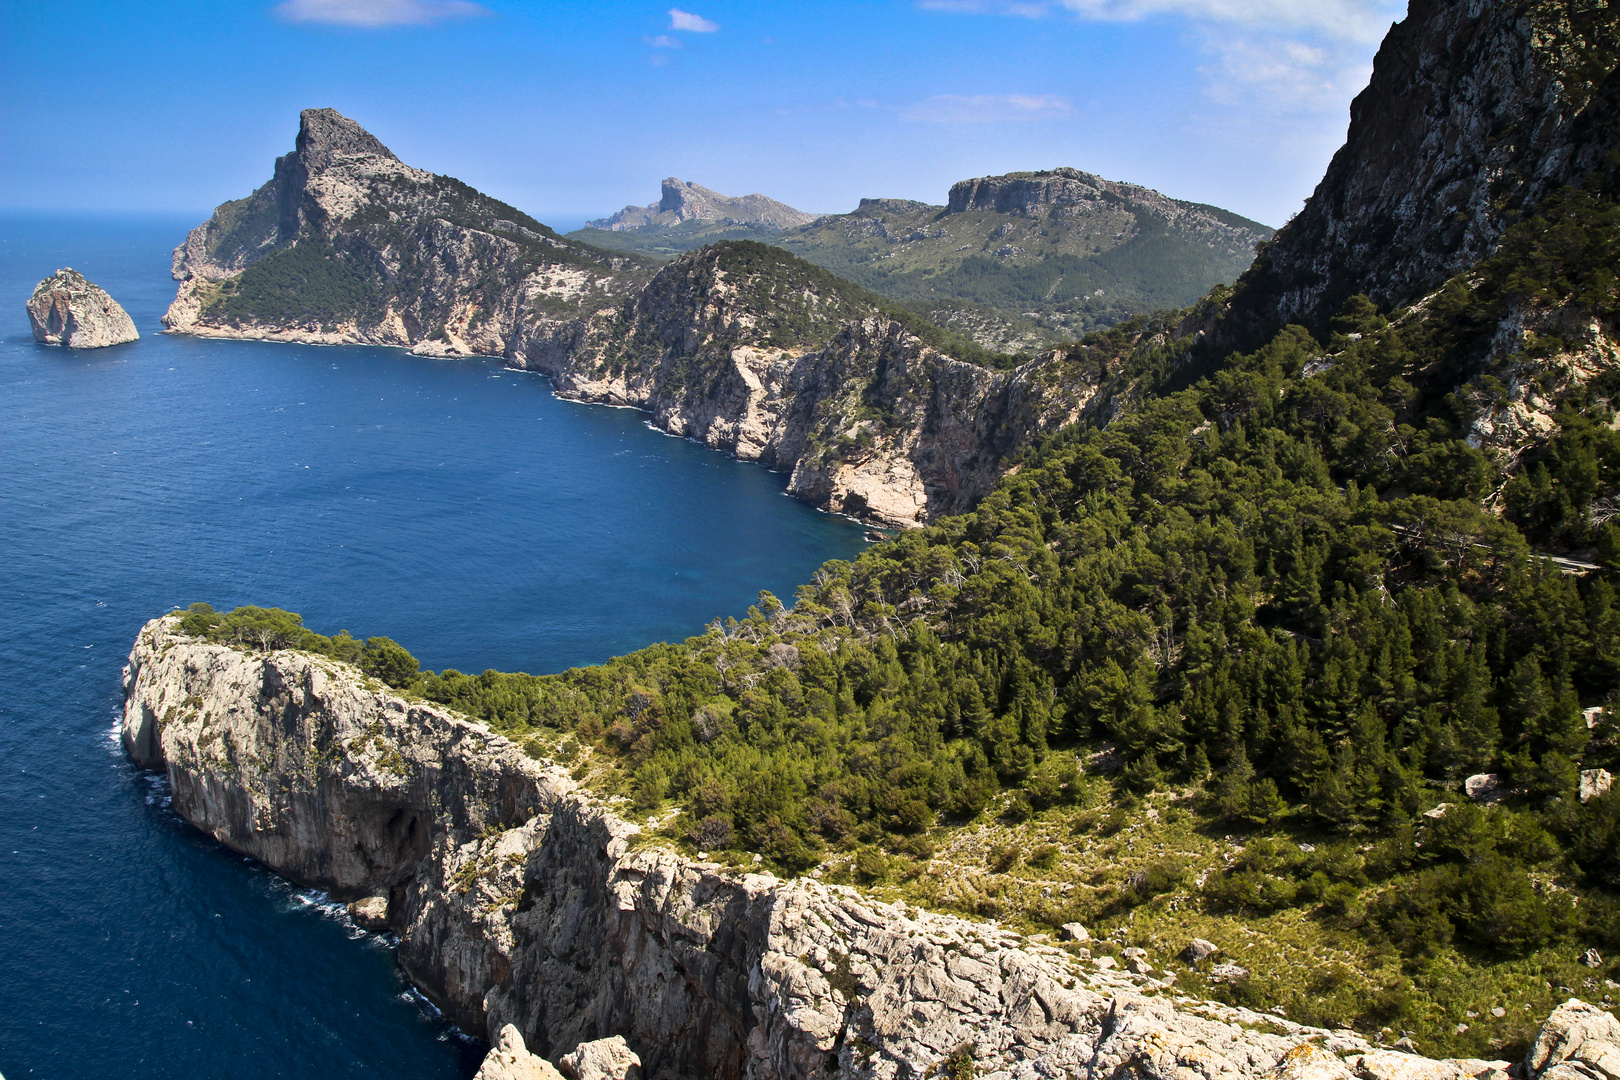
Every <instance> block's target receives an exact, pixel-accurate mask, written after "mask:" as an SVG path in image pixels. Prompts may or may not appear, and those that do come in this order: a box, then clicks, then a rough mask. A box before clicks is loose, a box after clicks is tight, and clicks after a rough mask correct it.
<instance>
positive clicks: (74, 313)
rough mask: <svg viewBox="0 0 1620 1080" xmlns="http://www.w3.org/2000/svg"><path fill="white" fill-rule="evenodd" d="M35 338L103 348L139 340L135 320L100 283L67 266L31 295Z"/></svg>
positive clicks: (46, 342)
mask: <svg viewBox="0 0 1620 1080" xmlns="http://www.w3.org/2000/svg"><path fill="white" fill-rule="evenodd" d="M28 321H29V323H30V324H32V326H33V328H34V340H35V341H38V342H42V343H43V344H46V345H64V346H66V347H68V348H70V349H99V348H101V347H102V346H105V345H121V344H123V343H124V342H126V341H135V340H137V339H139V338H140V336H141V335H140V334H138V333H137V332H136V331H135V320H134V319H131V318H130V317H129V313H128V312H126V311H125V310H124V309H123V308H121V307H119V306H118V302H117V301H116V300H114V299H113V298H112V297H110V296H108V295H107V294H106V292H105V291H104V290H102V289H101V288H100V287H99V286H97V285H94V284H92V283H91V282H89V281H87V280H85V277H84V275H83V274H81V273H79V272H78V271H77V270H75V269H73V268H72V267H71V266H64V267H63V268H62V269H60V270H58V271H57V272H56V273H54V274H52V275H51V276H50V277H48V278H46V279H45V280H44V281H42V282H40V283H39V284H38V285H36V286H35V287H34V294H33V295H32V296H30V297H29V298H28Z"/></svg>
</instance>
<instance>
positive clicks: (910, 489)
mask: <svg viewBox="0 0 1620 1080" xmlns="http://www.w3.org/2000/svg"><path fill="white" fill-rule="evenodd" d="M918 330H919V328H918V327H917V326H916V325H915V324H912V323H907V322H902V321H899V320H898V319H896V318H894V317H893V316H892V315H891V314H889V313H886V312H884V311H883V310H882V309H881V308H876V307H874V306H873V305H872V304H871V303H870V301H869V300H863V299H861V298H859V297H858V296H856V297H851V296H850V295H849V294H848V293H846V292H844V291H842V289H841V287H840V283H838V282H836V280H835V279H831V278H829V277H828V276H827V275H825V274H822V273H820V272H819V271H816V270H815V268H814V267H811V266H810V265H809V264H807V263H802V262H800V261H799V260H797V259H794V258H793V257H792V256H789V255H787V254H785V253H783V252H773V251H771V249H767V248H764V247H763V246H762V245H758V244H752V245H749V244H743V245H718V246H716V247H712V248H708V249H705V250H703V251H698V252H693V253H691V254H689V255H685V256H683V257H681V258H680V259H677V260H676V261H675V262H673V263H671V264H670V265H669V266H666V267H665V268H664V269H662V270H661V271H659V273H658V275H657V276H656V277H654V278H653V280H652V281H651V282H650V283H649V284H648V285H647V287H646V288H645V289H643V290H642V291H641V292H640V293H639V294H638V295H637V296H635V297H634V298H632V299H631V300H630V301H628V302H627V303H625V304H624V305H623V306H622V307H620V308H618V309H615V310H612V311H607V312H603V313H599V314H598V315H596V316H594V317H592V318H591V319H589V320H587V321H586V322H585V323H584V324H583V325H582V327H581V328H580V330H579V332H578V333H577V335H576V336H574V337H573V338H572V339H570V340H569V342H568V343H567V347H566V348H565V349H556V348H552V347H550V346H551V341H550V339H545V340H540V341H536V342H534V343H533V344H532V345H531V346H530V347H528V348H526V349H525V350H523V352H522V353H521V354H520V355H518V356H516V357H514V358H513V360H512V362H513V363H514V364H515V365H517V366H520V367H525V368H529V369H531V370H538V371H542V372H544V373H545V374H547V375H548V376H550V378H551V380H552V383H553V386H554V387H555V388H556V390H557V392H558V393H559V394H561V395H563V396H564V397H572V398H578V399H580V400H584V401H596V402H604V403H607V404H613V405H629V406H633V407H635V408H639V409H644V410H646V411H647V412H649V413H650V414H651V416H652V421H653V423H654V424H655V425H656V426H658V427H659V428H661V429H663V430H664V431H668V432H670V433H672V434H675V435H682V436H685V437H687V438H691V439H695V440H697V441H699V442H702V443H704V444H705V445H708V446H710V447H713V448H715V449H717V450H721V451H724V452H726V453H729V454H732V455H734V456H736V457H738V458H741V459H743V460H745V461H758V462H760V463H762V464H764V465H767V466H769V467H770V468H773V469H776V470H778V471H781V472H786V473H789V474H790V478H789V481H788V491H789V493H790V494H793V495H795V496H797V497H799V498H802V499H804V500H806V501H808V502H810V503H812V504H813V505H816V506H819V507H821V508H823V509H826V510H829V511H832V512H834V513H843V514H848V515H850V516H852V517H860V518H864V519H871V520H876V521H880V522H882V523H884V524H886V525H894V526H901V527H909V526H916V525H919V524H922V523H924V522H926V521H927V520H929V519H930V518H933V517H936V516H939V515H942V514H953V513H960V512H962V511H965V510H967V509H969V508H970V507H971V506H972V505H973V503H974V502H975V501H976V500H977V499H978V498H979V497H980V496H982V495H983V494H985V493H986V492H988V491H989V490H990V489H991V488H992V487H993V486H994V485H995V483H996V481H997V480H999V479H1000V477H1001V474H1002V472H1003V470H1004V469H1005V467H1006V459H1007V458H1008V457H1010V456H1011V455H1012V454H1013V453H1015V452H1016V451H1017V450H1019V449H1021V448H1022V447H1023V446H1025V445H1027V443H1028V442H1029V441H1030V440H1032V439H1034V438H1036V437H1038V436H1039V435H1040V434H1042V433H1044V432H1047V431H1051V430H1055V429H1056V428H1057V427H1060V426H1062V425H1064V424H1067V423H1072V422H1073V421H1074V420H1075V419H1077V418H1078V417H1079V416H1080V415H1081V414H1082V413H1083V412H1084V410H1085V409H1086V408H1087V407H1088V406H1089V405H1090V404H1091V402H1092V400H1093V398H1094V397H1095V395H1096V392H1097V389H1098V387H1099V385H1101V383H1102V381H1103V373H1102V371H1101V369H1100V368H1099V366H1098V365H1097V364H1095V363H1077V362H1072V361H1071V359H1070V357H1069V355H1068V354H1067V353H1065V352H1062V351H1053V352H1049V353H1045V354H1042V355H1041V356H1039V357H1036V358H1035V359H1033V360H1031V361H1030V362H1028V363H1026V364H1024V365H1022V366H1020V367H1018V368H1015V369H1013V370H1010V371H1005V370H1003V371H996V370H991V369H989V368H986V367H982V366H980V365H978V364H974V363H969V362H966V361H961V360H957V359H955V358H953V357H951V356H950V355H949V354H947V353H946V352H945V351H943V350H942V349H941V348H940V347H938V346H936V345H932V344H930V343H929V342H928V341H926V340H924V338H923V337H921V336H920V334H919V332H918Z"/></svg>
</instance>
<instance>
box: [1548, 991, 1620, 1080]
mask: <svg viewBox="0 0 1620 1080" xmlns="http://www.w3.org/2000/svg"><path fill="white" fill-rule="evenodd" d="M1524 1068H1525V1073H1526V1074H1527V1075H1528V1076H1532V1077H1534V1078H1535V1080H1620V1020H1616V1019H1615V1018H1614V1016H1613V1015H1612V1014H1610V1013H1607V1012H1604V1011H1603V1010H1602V1009H1600V1008H1598V1007H1597V1006H1596V1005H1588V1004H1587V1003H1586V1002H1584V1001H1582V1000H1580V999H1579V998H1570V999H1569V1000H1568V1001H1566V1002H1564V1004H1562V1005H1560V1006H1558V1008H1556V1009H1554V1010H1553V1014H1552V1015H1551V1016H1549V1017H1547V1021H1546V1023H1544V1024H1542V1025H1541V1033H1540V1034H1539V1035H1537V1036H1536V1041H1535V1044H1534V1045H1533V1046H1531V1047H1530V1052H1529V1053H1528V1054H1526V1055H1525V1059H1524Z"/></svg>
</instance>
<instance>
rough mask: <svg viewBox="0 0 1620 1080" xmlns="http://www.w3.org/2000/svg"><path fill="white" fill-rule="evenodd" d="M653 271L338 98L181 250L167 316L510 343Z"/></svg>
mask: <svg viewBox="0 0 1620 1080" xmlns="http://www.w3.org/2000/svg"><path fill="white" fill-rule="evenodd" d="M649 273H650V267H648V266H646V265H645V264H644V263H643V262H642V261H641V260H639V259H638V258H637V257H635V256H627V255H612V254H609V253H607V252H602V251H598V250H596V249H594V248H590V247H587V246H586V245H584V244H579V243H576V242H574V241H571V240H565V239H563V238H562V237H560V236H558V235H557V234H556V233H555V232H553V231H552V230H551V229H548V228H547V227H546V226H544V225H542V224H540V223H539V222H538V221H535V220H534V219H533V218H530V217H529V216H528V215H526V214H523V213H521V212H520V211H518V210H516V209H514V208H512V207H510V206H508V205H506V204H505V203H503V202H500V201H499V200H497V199H493V198H490V197H489V196H487V195H484V194H482V193H481V192H478V191H474V190H473V189H472V188H470V187H468V186H467V185H466V184H463V183H462V182H461V181H459V180H455V179H453V178H451V177H447V176H437V175H435V174H433V173H429V172H426V171H424V170H422V169H416V168H412V167H411V166H409V165H406V164H405V163H404V162H402V161H400V160H399V158H397V157H395V156H394V154H393V153H392V152H391V151H389V149H388V148H387V147H386V146H384V145H383V143H382V142H381V140H379V139H377V138H376V136H374V135H372V134H371V133H370V132H368V131H366V130H365V129H364V128H362V127H361V126H360V125H359V124H357V123H355V122H354V121H353V120H350V119H349V118H348V117H346V116H344V115H342V114H341V113H339V112H337V111H336V110H335V109H305V110H304V111H303V112H302V113H301V114H300V116H299V127H298V137H297V142H296V146H295V148H294V150H293V152H292V153H290V154H286V155H283V156H282V157H279V158H277V159H276V163H275V171H274V175H273V176H272V177H271V179H270V180H269V181H268V182H266V183H265V184H264V185H263V186H262V187H260V188H259V189H258V190H257V191H255V192H253V194H251V195H249V196H248V197H246V198H244V199H237V200H235V201H232V202H227V203H224V204H222V205H221V206H219V208H218V209H216V210H215V211H214V214H213V216H212V217H211V218H209V219H208V220H207V221H206V222H204V223H203V224H201V225H199V226H197V227H196V228H195V229H193V230H191V233H190V234H189V235H188V236H187V237H186V241H185V243H183V244H181V245H180V246H179V247H178V248H176V249H175V252H174V265H173V274H174V277H175V279H176V280H177V281H179V282H180V287H179V290H178V292H177V294H176V296H175V299H174V303H173V304H171V305H170V306H169V310H168V313H167V314H165V315H164V317H163V322H164V325H165V326H167V327H168V328H169V329H170V330H171V331H174V332H178V333H187V334H195V335H198V336H202V337H225V338H261V339H265V340H271V341H297V342H311V343H319V344H344V343H357V344H369V345H394V346H400V347H402V348H408V349H411V350H412V351H414V352H417V353H423V354H428V355H434V356H467V355H487V356H506V355H509V354H510V353H511V352H512V351H513V350H514V349H515V348H516V347H517V342H519V341H529V340H534V339H536V338H543V337H545V336H547V335H548V334H554V333H558V332H560V331H561V330H562V329H563V328H565V327H567V326H568V325H569V324H571V323H572V322H573V321H574V320H577V319H578V318H579V317H581V316H582V315H584V314H586V313H589V312H591V311H595V310H597V309H598V308H601V307H604V306H609V305H612V304H614V303H616V302H617V301H618V299H619V298H621V297H622V296H623V295H625V294H626V293H628V292H630V291H632V290H633V289H634V288H635V287H636V286H637V285H638V284H639V283H640V282H642V281H645V280H646V277H647V276H648V274H649Z"/></svg>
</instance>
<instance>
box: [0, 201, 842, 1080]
mask: <svg viewBox="0 0 1620 1080" xmlns="http://www.w3.org/2000/svg"><path fill="white" fill-rule="evenodd" d="M189 224H190V223H189V222H185V221H155V220H145V221H129V220H120V221H89V220H73V221H65V220H43V219H29V220H0V596H3V598H4V600H5V602H6V604H7V607H8V609H9V610H8V612H7V614H6V618H5V619H4V620H3V621H0V884H3V886H4V888H3V891H0V1073H4V1075H5V1076H6V1077H8V1078H9V1080H19V1078H21V1077H27V1076H37V1077H50V1078H57V1077H62V1078H69V1077H103V1076H108V1075H117V1076H120V1077H128V1078H148V1077H154V1078H155V1077H188V1078H195V1077H217V1076H226V1075H229V1076H231V1077H233V1078H242V1080H245V1078H256V1077H266V1078H269V1077H291V1076H300V1075H310V1076H313V1075H321V1076H334V1077H335V1076H352V1077H373V1076H375V1077H383V1076H387V1077H397V1078H402V1080H409V1078H417V1077H421V1078H428V1077H443V1078H450V1077H466V1076H470V1075H471V1074H472V1072H473V1071H474V1069H475V1068H476V1064H477V1060H478V1057H479V1054H480V1051H481V1047H479V1046H478V1045H476V1044H475V1043H473V1042H471V1041H469V1040H466V1039H465V1038H462V1037H460V1036H459V1033H457V1032H455V1031H454V1030H453V1029H451V1028H450V1027H449V1026H448V1025H446V1024H444V1023H443V1022H442V1021H441V1020H439V1019H438V1018H437V1017H436V1016H435V1015H434V1013H433V1011H432V1009H431V1008H430V1007H429V1006H427V1005H426V1003H425V1002H422V1001H421V1000H420V999H419V998H417V997H416V996H415V995H413V994H412V993H411V992H410V990H409V988H408V986H406V984H405V983H404V982H403V981H402V980H401V979H400V977H399V976H398V974H397V973H396V970H395V967H394V962H393V955H392V953H391V952H390V951H389V949H388V948H387V946H386V944H385V943H384V942H382V941H380V940H378V939H376V938H374V937H370V936H367V935H364V934H361V933H359V932H358V931H356V930H355V929H354V928H353V927H352V926H350V925H349V924H348V923H347V921H346V920H345V919H344V918H343V917H342V915H341V913H340V912H339V911H337V910H335V909H334V907H333V906H332V905H329V904H324V903H323V902H322V898H321V897H319V896H318V895H317V894H308V893H302V892H300V891H299V890H297V889H294V888H293V887H291V886H289V885H287V884H285V883H283V882H280V881H279V880H278V879H276V878H275V877H274V876H273V875H271V874H269V873H268V872H266V871H265V870H263V868H261V867H258V866H256V865H255V864H253V863H251V862H249V861H247V860H244V859H242V858H241V857H239V856H235V855H232V854H231V853H229V852H227V851H225V850H223V849H222V848H220V847H219V846H218V845H217V844H215V843H213V842H212V841H211V840H209V839H208V838H207V837H205V836H202V835H201V834H199V833H197V832H196V831H195V830H193V829H191V828H190V827H189V826H187V825H185V824H184V823H183V822H181V821H179V820H178V819H177V818H176V817H175V816H174V814H173V813H172V812H171V811H169V810H168V808H167V806H166V805H165V792H164V789H163V785H162V783H161V781H160V780H159V779H158V778H156V777H152V776H150V775H146V774H142V773H140V772H139V771H138V770H136V769H134V768H132V767H131V766H130V765H129V764H128V763H127V762H126V761H125V760H124V759H123V756H122V754H121V753H120V752H119V750H118V747H117V744H116V741H115V737H114V733H113V730H114V725H115V724H116V722H117V718H118V714H119V708H120V704H121V690H120V674H119V673H120V669H121V667H122V665H123V662H124V658H125V655H126V654H127V652H128V649H129V645H130V643H131V641H132V640H133V638H134V635H135V632H136V630H137V629H138V628H139V627H140V625H141V624H142V623H143V622H144V621H145V620H147V619H148V618H150V617H152V616H153V615H155V614H159V613H161V612H163V611H166V610H168V609H169V608H170V607H172V606H175V605H183V604H186V603H189V602H191V601H193V600H199V599H206V600H208V601H209V602H211V603H213V604H214V605H215V606H216V607H231V606H235V605H237V604H244V603H259V604H268V605H275V606H279V607H285V608H289V609H291V610H294V611H299V612H302V613H303V615H304V617H305V620H306V622H307V623H308V624H309V625H311V626H313V627H315V628H316V629H319V630H322V631H326V632H332V631H335V630H337V629H338V628H340V627H342V628H347V629H349V630H350V631H352V632H353V633H355V634H356V635H362V636H364V635H370V634H386V635H388V636H390V637H393V638H395V639H396V640H398V641H399V642H401V643H402V644H403V645H405V646H406V647H407V648H409V649H410V650H411V651H412V652H414V653H415V654H416V655H417V656H418V657H419V658H420V659H421V660H422V662H423V664H424V665H426V666H429V667H433V668H442V667H456V668H459V669H461V670H464V671H465V670H471V671H480V670H483V669H484V668H488V667H494V668H498V669H502V670H523V671H531V672H549V671H557V670H560V669H562V668H565V667H568V666H570V665H574V664H583V663H592V662H597V661H600V660H602V659H605V658H606V657H608V656H612V655H617V654H620V653H624V652H627V651H630V650H633V649H636V648H639V647H641V646H644V645H647V644H650V643H652V642H655V641H662V640H668V639H678V638H683V637H686V636H689V635H692V634H695V633H698V632H700V631H701V629H702V627H703V624H704V623H705V622H707V621H708V620H710V619H713V618H715V617H717V616H725V615H741V614H742V613H743V612H744V611H746V609H747V607H748V605H749V604H750V603H752V602H753V601H754V598H755V596H756V594H757V593H758V591H759V590H760V589H770V590H772V591H773V592H776V593H778V594H779V595H781V596H783V597H784V598H786V597H790V596H791V595H792V591H793V588H794V586H795V585H796V584H797V583H799V582H802V581H804V580H807V579H808V577H809V575H810V574H811V573H812V572H813V571H814V569H815V568H816V566H818V565H819V564H820V563H821V562H822V561H824V560H826V559H829V558H849V557H851V556H853V555H854V554H856V553H857V552H858V551H859V550H860V549H861V547H862V539H861V529H860V527H859V526H857V525H855V524H854V523H852V522H849V521H845V520H843V519H839V518H834V517H830V516H827V515H824V514H819V513H817V512H816V511H814V510H812V509H810V508H809V507H806V506H804V505H802V504H800V503H797V502H795V501H794V500H792V499H789V498H787V497H785V496H784V495H783V493H782V489H783V478H782V477H780V476H777V475H774V474H772V473H769V472H767V471H766V470H764V469H761V468H759V467H757V466H752V465H747V464H743V463H740V462H736V461H731V460H729V459H727V458H725V457H723V456H722V455H719V454H716V453H714V452H713V451H709V450H706V449H704V448H703V447H700V446H697V445H695V444H692V443H689V442H685V441H683V440H679V439H672V438H669V437H667V436H664V435H661V434H659V433H658V432H655V431H653V430H651V429H649V428H648V427H647V426H646V424H645V421H644V418H643V417H642V416H641V414H639V413H636V412H633V411H629V410H621V409H605V408H599V407H593V406H583V405H578V404H574V403H569V402H564V401H560V400H558V399H557V398H555V397H553V396H552V395H551V393H550V388H549V386H548V384H547V383H546V382H545V380H544V379H542V378H540V377H538V376H534V375H527V374H520V373H516V372H511V371H506V370H503V369H502V368H501V366H500V365H499V363H497V362H495V361H439V360H427V359H422V358H418V357H412V356H409V355H408V354H405V353H402V352H398V351H394V350H385V349H367V348H357V347H356V348H318V347H309V346H289V345H275V344H268V343H261V342H208V341H196V340H190V339H184V338H167V337H162V336H160V335H158V334H157V332H156V331H157V330H158V329H159V328H160V327H159V325H158V318H159V316H160V315H161V314H162V312H163V309H164V307H165V306H166V305H167V302H168V300H169V299H170V298H171V297H172V295H173V283H172V282H171V281H170V280H169V278H168V273H167V270H168V259H169V254H168V253H169V250H170V249H171V248H172V247H173V245H174V244H175V243H176V242H177V241H178V240H179V239H181V238H182V237H183V236H184V232H185V229H186V227H187V226H188V225H189ZM63 265H71V266H73V267H74V268H75V269H77V270H80V271H81V272H83V273H84V274H86V275H87V276H88V277H89V278H90V279H91V280H92V281H95V282H97V283H98V284H100V285H102V286H103V287H104V288H106V289H107V290H108V291H109V292H110V293H112V295H113V296H114V297H115V298H116V299H118V300H119V302H120V303H122V304H123V305H124V306H125V307H126V308H127V309H128V310H129V312H130V314H131V315H132V316H133V317H134V319H135V322H136V325H137V326H138V327H140V329H141V333H142V334H143V338H142V340H141V341H139V342H136V343H132V344H130V345H123V346H117V347H114V348H110V349H102V350H95V351H89V352H67V351H63V350H59V349H49V348H46V347H44V346H39V345H36V344H35V343H34V341H33V339H32V337H31V335H30V333H29V330H28V322H27V318H26V315H25V313H24V310H23V301H24V300H25V299H26V297H27V294H28V292H29V290H31V289H32V287H33V285H34V283H35V282H37V281H38V280H39V279H40V278H42V277H44V276H45V275H47V274H48V273H50V272H51V271H53V270H55V269H56V268H58V267H59V266H63Z"/></svg>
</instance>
